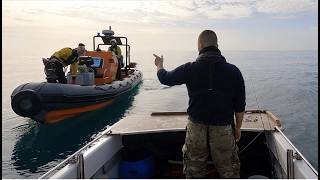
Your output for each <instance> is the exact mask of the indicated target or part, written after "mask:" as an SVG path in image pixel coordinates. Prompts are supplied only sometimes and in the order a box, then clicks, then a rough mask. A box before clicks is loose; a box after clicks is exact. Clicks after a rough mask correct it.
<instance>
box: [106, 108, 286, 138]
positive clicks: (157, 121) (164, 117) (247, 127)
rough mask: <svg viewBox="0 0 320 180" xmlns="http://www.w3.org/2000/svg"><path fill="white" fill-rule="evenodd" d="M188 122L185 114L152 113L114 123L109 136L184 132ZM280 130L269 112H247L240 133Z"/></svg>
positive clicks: (278, 121) (278, 124)
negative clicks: (276, 128) (276, 127)
mask: <svg viewBox="0 0 320 180" xmlns="http://www.w3.org/2000/svg"><path fill="white" fill-rule="evenodd" d="M187 121H188V115H187V114H186V112H153V113H151V114H138V115H133V116H129V117H126V118H124V119H122V120H121V121H119V122H118V123H116V124H115V125H114V126H113V127H112V129H111V131H112V133H111V134H122V135H126V134H144V133H151V132H168V131H169V132H170V131H171V132H175V131H182V130H185V127H186V124H187ZM275 126H278V127H280V128H281V123H280V120H279V119H278V118H277V117H275V116H274V115H273V114H272V113H270V112H269V111H264V110H247V111H245V115H244V118H243V123H242V127H241V130H242V131H253V132H259V131H272V130H274V129H275Z"/></svg>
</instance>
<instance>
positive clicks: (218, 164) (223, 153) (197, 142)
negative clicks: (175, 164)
mask: <svg viewBox="0 0 320 180" xmlns="http://www.w3.org/2000/svg"><path fill="white" fill-rule="evenodd" d="M209 151H210V153H211V157H212V160H213V163H214V166H215V168H216V169H217V171H218V173H219V175H220V177H221V178H240V161H239V157H238V154H237V151H238V147H237V145H236V144H235V139H234V135H233V131H232V128H231V125H227V126H209V125H203V124H198V123H193V122H191V121H190V120H189V121H188V124H187V130H186V139H185V144H184V145H183V148H182V153H183V173H184V174H185V175H186V178H206V174H207V172H206V171H207V159H208V157H209Z"/></svg>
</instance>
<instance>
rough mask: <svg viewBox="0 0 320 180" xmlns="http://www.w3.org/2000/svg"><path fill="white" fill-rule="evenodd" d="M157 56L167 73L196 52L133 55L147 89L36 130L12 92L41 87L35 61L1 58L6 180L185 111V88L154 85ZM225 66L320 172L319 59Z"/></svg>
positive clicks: (262, 57)
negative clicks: (159, 115) (143, 117)
mask: <svg viewBox="0 0 320 180" xmlns="http://www.w3.org/2000/svg"><path fill="white" fill-rule="evenodd" d="M152 53H159V54H160V53H161V54H163V55H164V60H165V68H167V69H169V70H170V69H173V68H174V67H176V66H177V65H180V64H182V63H185V62H188V61H193V59H195V57H196V56H197V53H196V52H191V51H190V52H188V51H166V52H132V58H131V59H132V61H135V62H137V63H138V68H139V69H141V71H142V72H143V75H144V80H143V83H142V84H140V86H139V87H137V88H136V89H134V90H133V91H132V92H130V93H127V94H125V95H123V96H121V97H120V98H119V99H118V100H117V101H116V102H115V103H114V104H113V105H111V106H110V107H108V108H105V109H101V110H98V111H95V112H90V113H87V114H85V115H83V116H81V117H78V118H73V119H69V120H68V121H66V122H62V123H59V124H53V125H44V124H39V123H36V122H34V121H32V120H31V119H28V118H23V117H19V116H17V115H16V114H15V113H14V112H13V111H12V109H11V106H10V95H11V92H12V91H13V89H14V88H15V87H17V86H18V85H20V84H22V83H25V82H40V81H44V78H45V77H44V73H43V65H42V62H41V57H40V56H39V55H38V54H33V53H31V52H29V54H24V55H19V54H14V53H5V54H4V56H3V57H2V67H3V71H2V178H38V177H40V176H41V175H42V174H44V173H45V172H46V171H48V170H49V169H50V168H52V167H54V166H55V165H57V164H58V163H59V162H61V161H62V160H63V159H65V158H66V157H68V156H69V155H71V154H72V153H73V152H75V151H76V150H77V149H79V148H81V147H82V146H84V145H85V144H86V143H88V142H89V141H91V140H92V139H94V137H95V136H96V135H97V134H98V133H99V132H101V131H103V130H104V129H106V127H107V126H108V125H111V124H113V123H115V122H117V121H119V120H121V119H122V118H123V117H126V116H131V115H133V114H135V113H141V112H150V113H151V112H152V111H184V110H186V109H187V105H188V96H187V90H186V88H185V86H184V85H181V86H175V87H171V88H168V87H166V86H164V85H161V84H160V83H159V81H158V80H157V78H156V70H155V67H154V64H153V56H152ZM223 54H224V56H225V57H226V59H227V61H228V62H230V63H233V64H235V65H236V66H238V67H239V68H240V70H241V71H242V74H243V76H244V79H245V84H246V91H247V92H246V94H247V107H246V108H247V109H257V108H261V109H267V110H270V111H272V112H273V113H274V114H275V115H276V116H278V117H279V118H280V119H281V120H282V122H283V123H284V125H285V131H284V133H285V134H286V135H287V136H288V137H289V139H290V140H291V141H292V142H293V143H294V144H295V145H296V147H297V148H298V149H299V150H300V151H301V152H302V153H303V155H304V156H305V157H306V158H307V159H308V161H310V162H311V164H312V165H313V166H314V167H315V168H316V169H317V168H318V70H317V69H318V60H317V59H318V55H317V54H318V52H317V51H279V52H278V51H226V52H223Z"/></svg>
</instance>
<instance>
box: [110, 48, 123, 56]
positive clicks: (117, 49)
mask: <svg viewBox="0 0 320 180" xmlns="http://www.w3.org/2000/svg"><path fill="white" fill-rule="evenodd" d="M109 51H113V52H114V53H115V54H116V55H117V56H121V48H120V47H119V46H115V47H112V46H110V47H109Z"/></svg>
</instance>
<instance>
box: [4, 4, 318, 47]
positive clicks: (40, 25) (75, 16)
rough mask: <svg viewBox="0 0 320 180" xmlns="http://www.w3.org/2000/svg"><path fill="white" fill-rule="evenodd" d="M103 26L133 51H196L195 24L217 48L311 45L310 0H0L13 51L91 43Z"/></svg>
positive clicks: (313, 9)
mask: <svg viewBox="0 0 320 180" xmlns="http://www.w3.org/2000/svg"><path fill="white" fill-rule="evenodd" d="M109 26H111V27H112V29H113V30H114V31H115V35H119V36H127V37H128V39H129V43H130V45H131V47H132V49H133V50H139V51H144V50H151V51H154V50H197V38H198V35H199V34H200V33H201V31H203V30H205V29H210V30H213V31H215V32H216V34H217V36H218V44H219V48H220V49H221V50H267V51H268V50H318V1H317V0H175V1H171V0H153V1H152V0H151V1H147V0H140V1H138V0H130V1H126V0H118V1H111V0H100V1H89V0H87V1H75V0H64V1H62V0H56V1H49V0H42V1H40V0H37V1H29V0H4V1H2V32H3V33H2V37H3V38H2V44H3V47H4V46H5V47H7V51H6V52H13V49H14V47H16V46H17V45H18V44H19V47H21V48H22V49H24V50H30V51H31V50H33V49H35V48H36V49H39V50H42V51H45V53H49V52H52V50H54V49H57V48H61V46H73V47H75V46H76V45H77V44H78V43H79V42H83V43H85V44H86V45H87V48H89V49H92V37H93V36H94V35H96V33H97V32H101V31H102V30H103V29H108V28H109Z"/></svg>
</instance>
